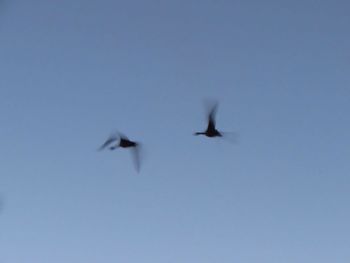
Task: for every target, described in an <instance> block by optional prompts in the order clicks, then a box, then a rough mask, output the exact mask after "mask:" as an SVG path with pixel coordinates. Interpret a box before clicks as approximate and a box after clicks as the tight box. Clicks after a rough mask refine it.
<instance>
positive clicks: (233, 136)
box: [221, 132, 239, 144]
mask: <svg viewBox="0 0 350 263" xmlns="http://www.w3.org/2000/svg"><path fill="white" fill-rule="evenodd" d="M221 134H222V138H223V139H225V140H226V141H228V142H230V143H234V144H238V139H239V133H238V132H221Z"/></svg>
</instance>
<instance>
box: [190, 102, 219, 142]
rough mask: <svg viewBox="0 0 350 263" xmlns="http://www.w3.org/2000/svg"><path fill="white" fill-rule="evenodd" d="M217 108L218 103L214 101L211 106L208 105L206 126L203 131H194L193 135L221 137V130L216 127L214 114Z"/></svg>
mask: <svg viewBox="0 0 350 263" xmlns="http://www.w3.org/2000/svg"><path fill="white" fill-rule="evenodd" d="M217 108H218V103H215V104H214V105H213V106H212V107H210V111H209V113H208V127H207V129H206V130H205V131H204V132H195V133H194V135H204V136H207V137H210V138H212V137H222V136H223V134H222V132H220V131H218V130H217V129H216V127H215V126H216V121H215V116H216V112H217Z"/></svg>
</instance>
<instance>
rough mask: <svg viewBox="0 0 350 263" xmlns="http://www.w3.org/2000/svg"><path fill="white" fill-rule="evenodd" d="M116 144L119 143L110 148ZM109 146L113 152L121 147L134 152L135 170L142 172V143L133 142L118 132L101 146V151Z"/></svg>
mask: <svg viewBox="0 0 350 263" xmlns="http://www.w3.org/2000/svg"><path fill="white" fill-rule="evenodd" d="M114 142H117V143H116V144H114V145H112V146H110V145H111V144H112V143H114ZM108 146H109V149H110V150H111V151H113V150H115V149H117V148H119V147H120V148H130V150H131V151H132V152H131V153H132V157H133V161H134V165H135V168H136V170H137V172H139V171H140V143H138V142H135V141H131V140H130V139H129V138H128V137H127V136H125V135H123V134H121V133H119V132H117V133H115V134H112V135H111V136H109V138H108V139H107V140H106V141H105V142H104V143H103V144H102V145H101V146H100V148H99V150H103V149H105V148H106V147H108Z"/></svg>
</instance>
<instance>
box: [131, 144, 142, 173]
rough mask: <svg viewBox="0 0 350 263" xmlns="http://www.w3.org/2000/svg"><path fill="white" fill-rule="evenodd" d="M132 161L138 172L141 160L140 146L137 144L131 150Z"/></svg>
mask: <svg viewBox="0 0 350 263" xmlns="http://www.w3.org/2000/svg"><path fill="white" fill-rule="evenodd" d="M131 154H132V159H133V162H134V165H135V168H136V171H137V172H140V166H141V158H140V145H139V144H137V145H136V146H135V147H133V148H132V149H131Z"/></svg>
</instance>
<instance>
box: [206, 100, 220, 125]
mask: <svg viewBox="0 0 350 263" xmlns="http://www.w3.org/2000/svg"><path fill="white" fill-rule="evenodd" d="M217 108H218V103H215V104H214V105H213V106H212V107H211V108H210V111H209V114H208V128H207V129H208V130H214V129H215V125H216V121H215V116H216V112H217Z"/></svg>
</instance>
